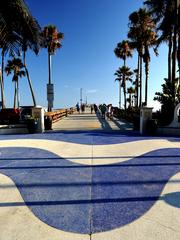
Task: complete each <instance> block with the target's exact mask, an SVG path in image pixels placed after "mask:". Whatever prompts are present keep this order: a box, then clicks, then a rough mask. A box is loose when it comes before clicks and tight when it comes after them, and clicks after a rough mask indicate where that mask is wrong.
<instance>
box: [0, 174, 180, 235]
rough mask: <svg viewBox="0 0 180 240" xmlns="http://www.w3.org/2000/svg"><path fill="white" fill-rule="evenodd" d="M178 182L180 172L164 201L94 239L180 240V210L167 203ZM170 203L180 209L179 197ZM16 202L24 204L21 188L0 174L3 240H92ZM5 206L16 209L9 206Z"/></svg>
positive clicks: (0, 209) (166, 189)
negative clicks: (47, 221)
mask: <svg viewBox="0 0 180 240" xmlns="http://www.w3.org/2000/svg"><path fill="white" fill-rule="evenodd" d="M177 179H178V180H179V179H180V173H178V174H176V175H174V176H173V177H172V178H171V179H170V181H171V184H169V183H167V184H166V186H165V188H164V190H163V192H162V194H161V197H162V199H161V200H159V201H157V202H156V203H155V204H154V206H153V207H152V208H151V209H150V210H149V211H148V212H147V213H146V214H144V215H143V216H142V217H140V218H139V219H137V220H136V221H134V222H132V223H130V224H128V225H126V226H124V227H121V228H117V229H115V230H112V231H108V232H104V233H97V234H94V235H93V236H91V239H92V240H110V239H113V240H119V239H123V240H144V239H146V240H152V239H156V240H162V239H163V240H169V239H171V240H177V239H180V218H179V216H180V208H176V207H173V206H171V205H169V204H167V203H166V202H165V201H164V200H163V199H165V196H166V194H169V193H172V192H180V184H172V180H177ZM3 185H14V188H5V187H3ZM172 196H173V194H172ZM172 198H173V197H172ZM169 201H171V202H173V203H174V202H175V201H176V204H177V205H178V206H180V199H179V198H178V199H169ZM177 201H179V202H177ZM15 203H23V199H22V197H21V195H20V193H19V191H18V189H17V188H16V186H15V184H14V183H13V181H12V180H11V179H10V178H9V177H7V176H5V175H3V174H0V216H1V217H0V240H14V239H18V240H32V239H33V240H72V239H73V240H76V239H77V240H89V238H90V237H89V235H84V234H74V233H67V232H64V231H61V230H57V229H55V228H53V227H50V226H48V225H47V224H45V223H43V222H42V221H40V220H39V219H38V218H37V217H35V216H34V214H33V213H32V212H31V211H30V209H29V208H28V207H27V206H26V205H25V206H14V205H15ZM3 204H4V205H10V204H12V205H13V206H7V207H5V206H3ZM17 205H18V204H17ZM7 233H8V234H7Z"/></svg>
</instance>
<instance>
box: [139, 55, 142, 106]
mask: <svg viewBox="0 0 180 240" xmlns="http://www.w3.org/2000/svg"><path fill="white" fill-rule="evenodd" d="M139 67H140V71H139V91H140V93H139V107H141V105H142V57H141V56H140V64H139Z"/></svg>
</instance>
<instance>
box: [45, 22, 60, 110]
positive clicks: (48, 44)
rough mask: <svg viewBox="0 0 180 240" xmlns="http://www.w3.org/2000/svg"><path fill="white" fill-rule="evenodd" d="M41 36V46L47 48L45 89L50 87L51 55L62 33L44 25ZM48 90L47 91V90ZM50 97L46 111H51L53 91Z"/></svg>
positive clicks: (58, 46) (58, 43)
mask: <svg viewBox="0 0 180 240" xmlns="http://www.w3.org/2000/svg"><path fill="white" fill-rule="evenodd" d="M42 37H43V40H44V41H43V47H45V48H47V50H48V69H49V81H48V85H47V90H48V89H49V87H50V88H51V89H52V86H53V85H52V81H51V56H52V55H54V53H55V51H56V50H57V49H58V48H60V47H61V46H62V45H61V40H62V39H63V38H64V34H63V33H61V32H58V30H57V28H56V27H55V26H53V25H49V26H46V27H44V29H43V32H42ZM47 92H48V91H47ZM51 96H52V99H49V96H48V111H52V102H53V92H52V95H51Z"/></svg>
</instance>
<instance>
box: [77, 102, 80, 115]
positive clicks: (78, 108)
mask: <svg viewBox="0 0 180 240" xmlns="http://www.w3.org/2000/svg"><path fill="white" fill-rule="evenodd" d="M76 110H77V112H78V113H79V110H80V107H79V103H77V104H76Z"/></svg>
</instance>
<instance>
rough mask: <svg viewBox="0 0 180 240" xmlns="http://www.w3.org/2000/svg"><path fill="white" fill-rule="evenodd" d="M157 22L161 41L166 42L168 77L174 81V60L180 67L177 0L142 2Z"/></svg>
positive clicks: (179, 25) (178, 5)
mask: <svg viewBox="0 0 180 240" xmlns="http://www.w3.org/2000/svg"><path fill="white" fill-rule="evenodd" d="M144 4H145V5H147V7H148V9H149V11H150V12H151V14H152V16H153V19H154V21H155V22H157V24H158V26H157V29H158V30H159V32H160V33H161V34H160V38H159V40H158V42H159V43H161V42H164V41H165V42H168V46H169V51H168V78H169V80H170V81H174V82H176V80H175V79H176V61H177V62H178V67H179V68H180V54H178V53H179V52H180V36H179V35H180V30H179V29H180V23H179V18H180V16H179V11H180V1H179V0H157V1H155V0H146V1H145V2H144Z"/></svg>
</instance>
